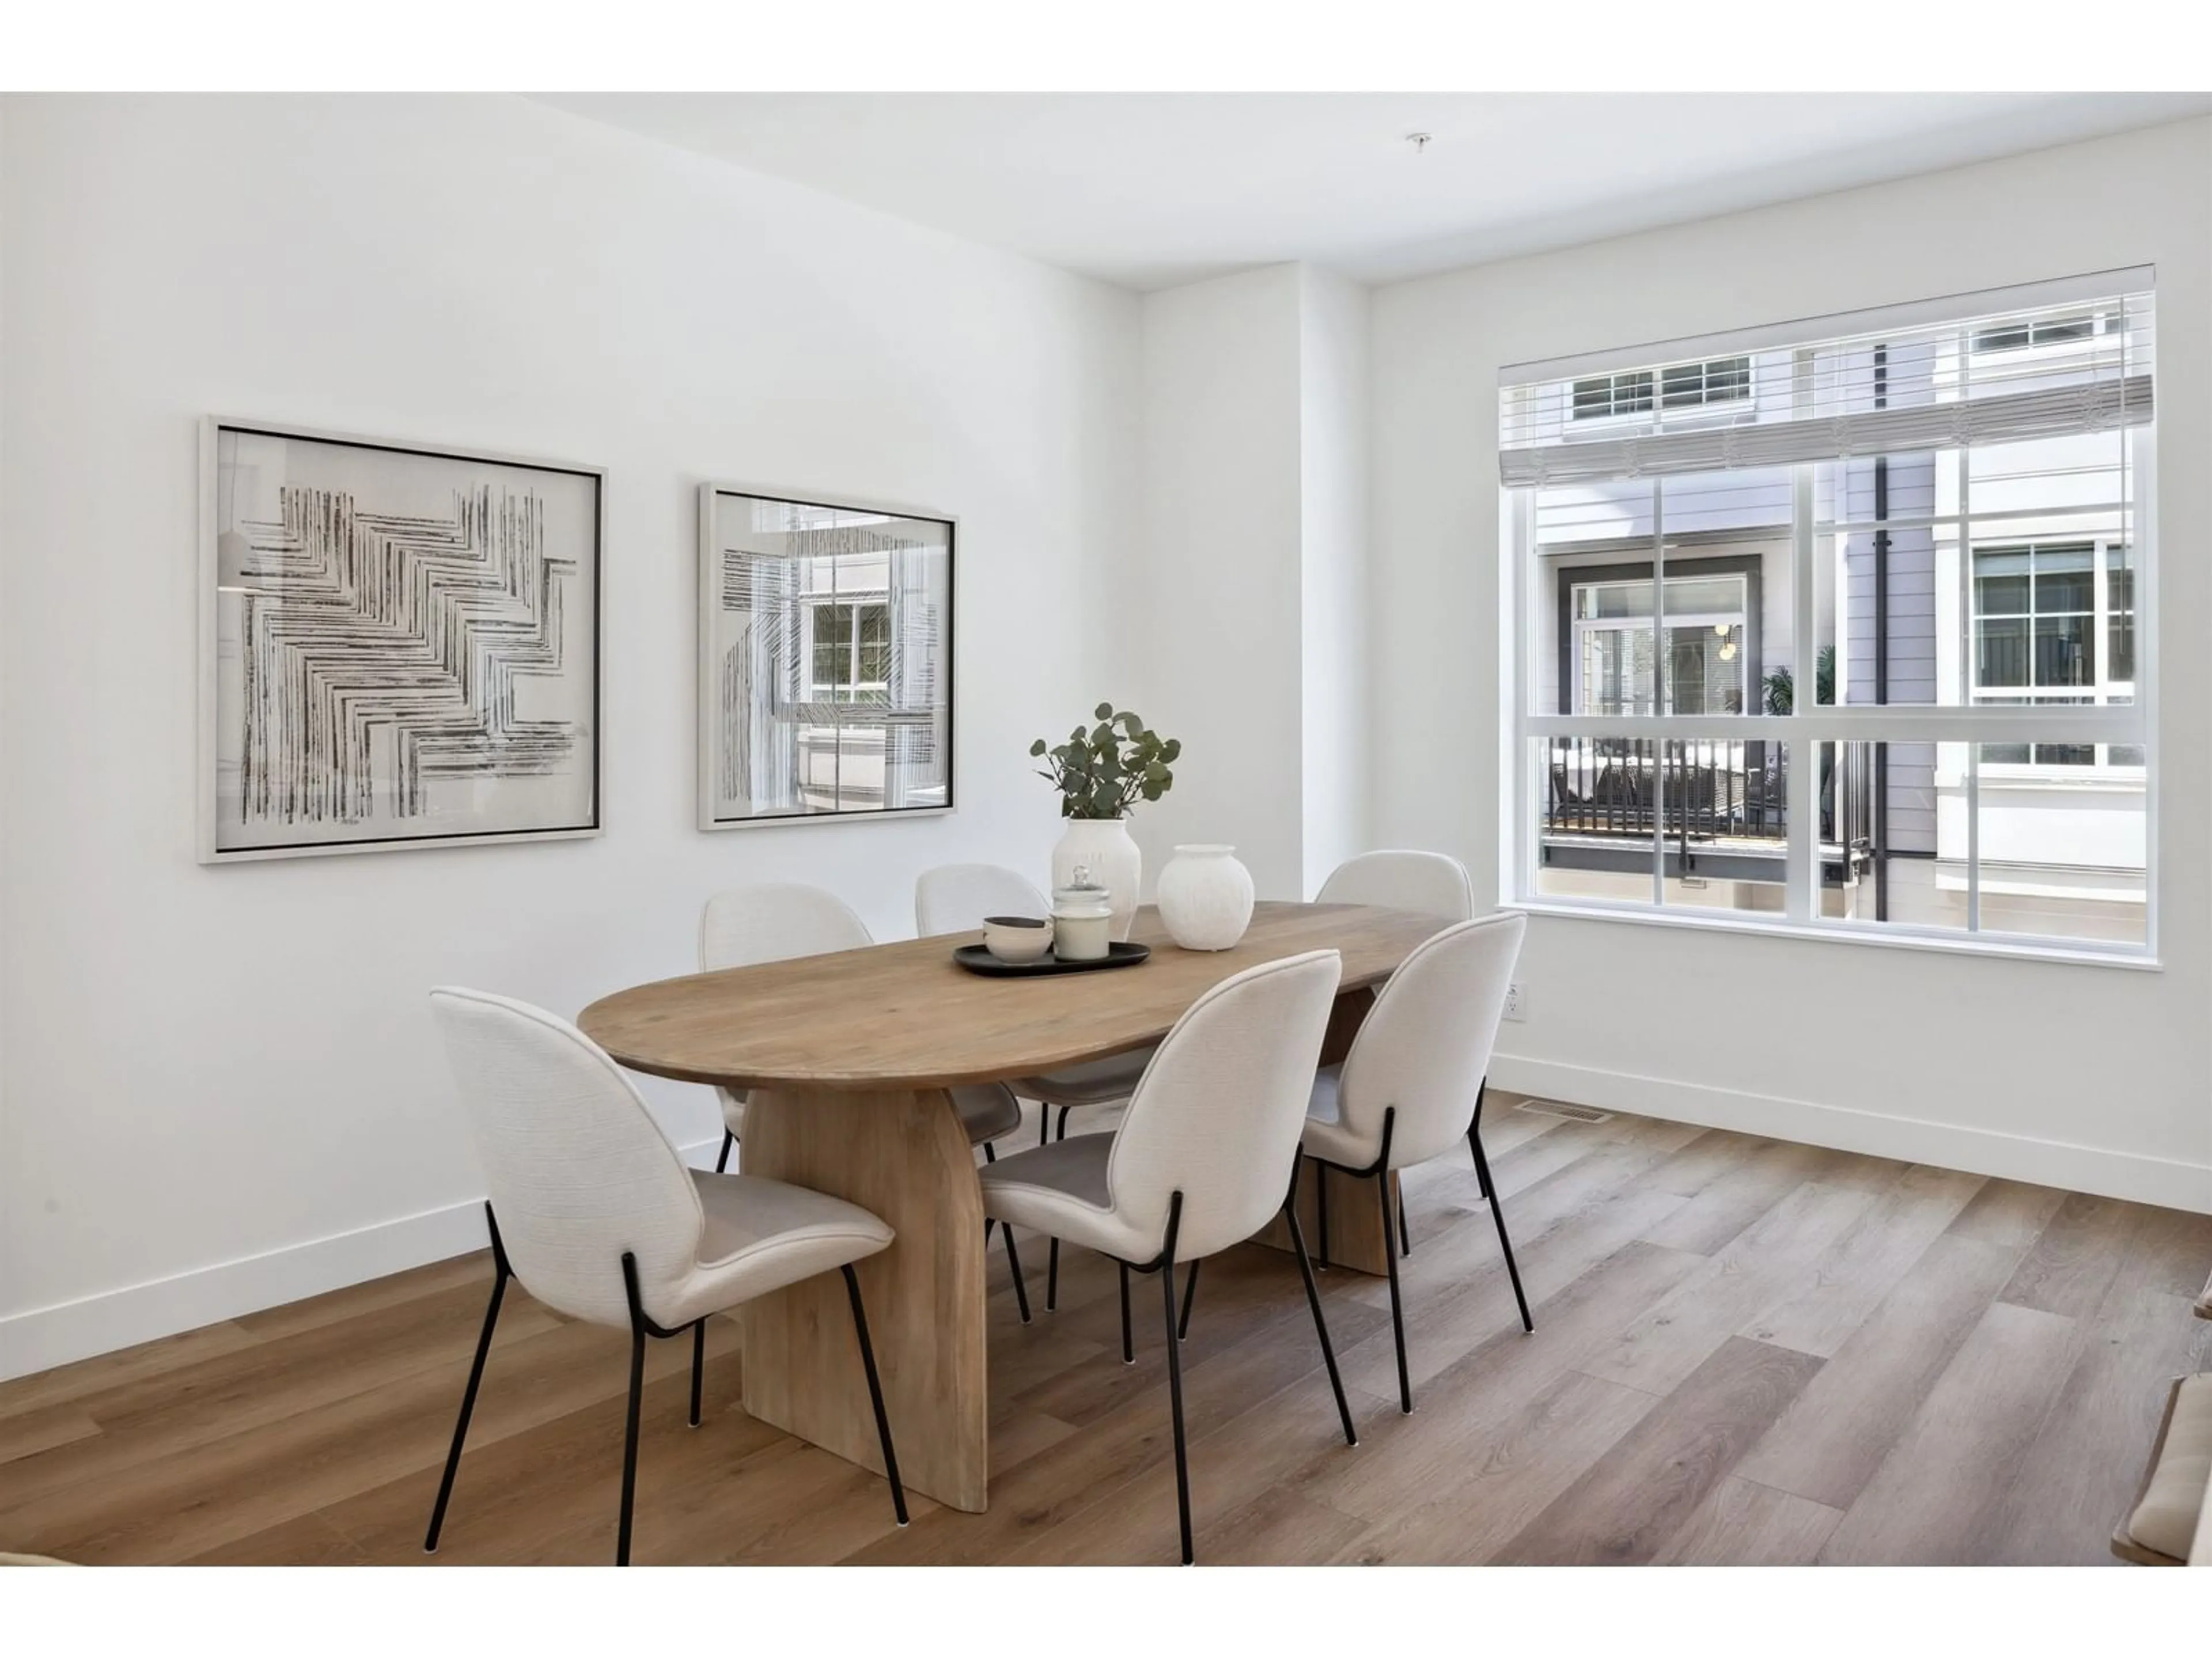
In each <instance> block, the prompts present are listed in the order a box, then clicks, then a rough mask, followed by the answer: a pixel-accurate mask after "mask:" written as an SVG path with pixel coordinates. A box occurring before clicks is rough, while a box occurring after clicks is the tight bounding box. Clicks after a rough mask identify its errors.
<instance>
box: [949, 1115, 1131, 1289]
mask: <svg viewBox="0 0 2212 1659" xmlns="http://www.w3.org/2000/svg"><path fill="white" fill-rule="evenodd" d="M1113 1156H1114V1137H1113V1136H1112V1135H1110V1134H1107V1135H1070V1136H1069V1137H1068V1138H1067V1139H1065V1140H1055V1141H1053V1142H1052V1143H1050V1144H1049V1145H1048V1146H1033V1147H1031V1148H1030V1150H1029V1151H1027V1152H1016V1153H1015V1154H1014V1155H1013V1156H1012V1157H1011V1158H1000V1160H999V1161H998V1162H997V1163H996V1164H985V1165H984V1166H983V1167H982V1169H981V1170H979V1171H978V1172H977V1173H978V1174H979V1175H981V1177H982V1182H983V1213H984V1214H985V1215H987V1216H990V1217H992V1218H994V1219H997V1220H1000V1221H1004V1222H1008V1223H1011V1224H1012V1225H1014V1226H1017V1227H1029V1228H1033V1229H1034V1230H1036V1231H1038V1232H1041V1233H1045V1234H1048V1235H1049V1236H1050V1237H1054V1238H1057V1239H1060V1240H1062V1241H1063V1242H1065V1243H1069V1244H1076V1245H1080V1246H1082V1247H1083V1248H1085V1249H1092V1250H1097V1251H1099V1252H1101V1253H1103V1254H1104V1255H1111V1256H1117V1257H1119V1258H1121V1260H1122V1261H1150V1260H1151V1259H1152V1256H1153V1255H1157V1254H1158V1250H1159V1240H1158V1239H1157V1238H1154V1239H1145V1238H1140V1237H1138V1235H1137V1233H1136V1231H1135V1230H1134V1228H1133V1227H1132V1226H1131V1225H1129V1224H1128V1223H1127V1221H1125V1220H1124V1219H1122V1218H1121V1217H1118V1216H1116V1215H1115V1213H1114V1208H1113V1204H1114V1195H1113V1192H1112V1189H1111V1188H1110V1187H1109V1185H1108V1182H1107V1169H1108V1166H1109V1164H1110V1163H1111V1161H1112V1159H1113Z"/></svg>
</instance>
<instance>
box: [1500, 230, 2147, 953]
mask: <svg viewBox="0 0 2212 1659" xmlns="http://www.w3.org/2000/svg"><path fill="white" fill-rule="evenodd" d="M2153 322H2154V308H2153V303H2152V297H2151V292H2150V276H2149V273H2148V272H2147V271H2142V272H2128V273H2121V274H2120V275H2119V276H2110V275H2108V276H2105V277H2102V278H2092V279H2086V280H2084V281H2081V282H2076V283H2045V284H2039V285H2037V286H2036V287H2035V288H2033V289H2021V290H2010V291H2007V292H2003V293H1999V294H1994V295H1974V296H1968V297H1966V298H1965V299H1961V300H1955V301H1937V302H1931V303H1929V304H1928V305H1923V306H1917V307H1898V308H1893V309H1892V310H1888V311H1885V312H1882V313H1866V314H1863V315H1860V316H1855V317H1847V318H1841V319H1827V320H1826V322H1824V323H1822V324H1819V325H1803V326H1802V327H1801V328H1799V329H1796V330H1787V329H1778V330H1761V331H1758V332H1757V333H1756V334H1755V335H1753V334H1747V335H1746V336H1744V337H1741V341H1742V343H1741V345H1740V346H1737V347H1735V348H1734V349H1731V347H1730V346H1729V344H1728V343H1723V341H1721V340H1718V339H1716V340H1714V341H1713V342H1711V343H1710V344H1706V343H1702V342H1701V343H1700V344H1704V345H1705V349H1703V350H1699V349H1696V348H1695V347H1692V348H1691V349H1680V348H1678V349H1676V350H1674V351H1673V352H1671V353H1659V352H1654V353H1650V354H1649V355H1647V356H1643V357H1642V361H1640V362H1639V361H1637V360H1636V358H1635V357H1634V356H1630V357H1628V359H1627V360H1626V361H1619V362H1607V361H1605V360H1604V359H1603V357H1602V356H1592V357H1589V358H1584V359H1580V360H1577V361H1575V362H1571V363H1561V364H1559V365H1556V366H1546V365H1535V366H1531V368H1528V369H1526V370H1521V371H1511V372H1509V373H1508V374H1506V375H1505V376H1504V377H1503V382H1504V383H1503V385H1502V386H1501V392H1500V419H1501V428H1500V429H1501V435H1502V443H1501V453H1500V469H1501V475H1502V477H1503V480H1504V484H1505V486H1506V491H1507V495H1508V498H1509V501H1510V507H1511V513H1510V517H1511V524H1512V532H1511V533H1512V538H1513V552H1514V556H1515V568H1516V574H1517V583H1518V604H1517V606H1516V615H1517V616H1518V617H1519V619H1520V622H1519V631H1520V641H1519V645H1520V654H1521V658H1522V672H1521V673H1520V675H1519V676H1518V684H1519V688H1520V689H1519V691H1518V694H1517V707H1516V720H1515V723H1514V727H1513V732H1512V737H1511V741H1512V743H1513V744H1514V747H1515V754H1516V761H1517V762H1518V763H1517V764H1516V766H1515V768H1514V772H1515V775H1516V777H1517V778H1519V779H1520V780H1521V787H1520V788H1519V789H1518V791H1517V792H1516V799H1515V800H1514V801H1513V803H1512V806H1511V809H1510V811H1511V814H1512V817H1511V822H1510V825H1509V826H1508V827H1509V829H1510V832H1511V837H1512V844H1513V846H1514V848H1515V851H1516V866H1517V869H1518V872H1519V873H1518V876H1517V878H1516V887H1517V890H1518V895H1519V896H1520V898H1521V899H1522V900H1523V901H1524V902H1533V903H1541V904H1551V905H1559V906H1565V907H1569V908H1577V909H1583V910H1595V911H1599V912H1602V911H1606V910H1614V911H1622V912H1634V913H1636V914H1638V915H1654V914H1659V915H1668V916H1673V917H1679V918H1681V919H1686V920H1695V921H1704V922H1707V923H1717V924H1723V925H1727V924H1729V923H1731V922H1733V923H1735V924H1737V925H1747V926H1755V927H1761V928H1767V927H1792V928H1797V929H1802V930H1805V931H1809V932H1814V933H1844V934H1857V935H1861V936H1866V935H1877V936H1883V935H1887V936H1895V935H1907V936H1916V937H1923V938H1927V939H1944V940H1948V941H1949V942H1952V943H1954V944H1958V945H1977V944H1980V945H1991V946H2001V947H2002V948H2007V949H2031V950H2032V949H2039V948H2042V949H2059V948H2063V949H2066V950H2069V951H2104V952H2111V953H2116V954H2130V953H2132V954H2145V953H2148V952H2149V951H2153V950H2154V948H2155V944H2156V940H2155V937H2154V922H2153V917H2154V906H2153V904H2152V902H2151V888H2152V875H2153V872H2152V870H2151V867H2150V858H2149V847H2150V842H2151V839H2152V837H2151V836H2150V824H2149V806H2150V800H2151V785H2152V779H2153V772H2154V763H2155V751H2154V743H2153V738H2152V726H2153V712H2154V711H2153V702H2154V677H2153V673H2152V666H2151V665H2152V663H2153V661H2154V656H2153V652H2152V649H2151V647H2152V644H2153V641H2154V635H2155V621H2156V618H2155V615H2154V608H2153V606H2152V605H2151V603H2150V600H2151V596H2152V594H2153V593H2154V581H2153V579H2154V572H2155V562H2154V547H2153V540H2154V538H2153V536H2152V534H2151V533H2150V532H2151V531H2152V529H2153V527H2154V513H2153V512H2152V507H2153V490H2154V477H2155V455H2154V426H2153V423H2152V415H2153V407H2154V405H2153V373H2154V368H2153V362H2154V337H2153ZM1754 382H1756V383H1757V384H1758V385H1759V386H1762V387H1765V388H1768V391H1767V392H1766V393H1764V394H1762V396H1761V397H1760V398H1759V399H1758V400H1757V401H1756V403H1755V404H1752V405H1751V406H1749V407H1747V408H1740V410H1739V412H1738V414H1737V416H1736V418H1735V419H1733V420H1731V421H1730V422H1727V423H1725V424H1723V425H1721V426H1718V427H1717V426H1715V425H1714V423H1713V422H1711V421H1710V420H1702V419H1699V418H1698V417H1699V414H1700V413H1701V411H1703V410H1705V409H1706V408H1707V407H1708V406H1709V405H1710V404H1712V403H1713V402H1715V401H1723V402H1729V401H1735V400H1737V399H1748V397H1749V391H1750V388H1751V386H1753V383H1754ZM1623 414H1628V415H1633V416H1636V417H1637V418H1636V419H1635V420H1634V421H1633V422H1613V423H1612V424H1611V425H1609V426H1595V425H1589V424H1585V423H1587V422H1591V421H1592V420H1593V417H1594V416H1598V415H1623Z"/></svg>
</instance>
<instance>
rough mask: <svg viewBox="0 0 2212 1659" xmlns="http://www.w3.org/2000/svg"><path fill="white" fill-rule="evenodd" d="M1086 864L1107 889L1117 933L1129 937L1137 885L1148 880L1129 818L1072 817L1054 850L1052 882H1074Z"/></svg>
mask: <svg viewBox="0 0 2212 1659" xmlns="http://www.w3.org/2000/svg"><path fill="white" fill-rule="evenodd" d="M1078 865H1082V866H1085V867H1086V868H1088V869H1089V870H1090V872H1091V880H1092V881H1094V882H1096V883H1097V884H1098V885H1100V886H1101V887H1103V888H1104V889H1105V890H1106V896H1107V902H1108V903H1109V905H1110V906H1111V907H1112V909H1113V912H1114V916H1113V921H1112V924H1111V929H1112V933H1113V936H1114V937H1115V939H1127V938H1128V937H1129V924H1130V923H1131V922H1133V921H1135V920H1136V919H1137V885H1138V884H1139V882H1141V881H1142V880H1143V879H1144V875H1145V859H1144V854H1141V853H1139V851H1138V850H1137V843H1136V842H1134V841H1133V840H1132V839H1130V836H1129V824H1128V821H1127V819H1126V818H1070V819H1068V820H1067V829H1066V831H1065V832H1064V833H1063V834H1062V835H1061V836H1060V845H1059V846H1057V847H1055V848H1053V849H1052V884H1053V885H1054V887H1066V886H1070V885H1072V884H1073V883H1074V880H1075V867H1076V866H1078Z"/></svg>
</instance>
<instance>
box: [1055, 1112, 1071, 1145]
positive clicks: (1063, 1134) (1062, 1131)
mask: <svg viewBox="0 0 2212 1659" xmlns="http://www.w3.org/2000/svg"><path fill="white" fill-rule="evenodd" d="M1074 1109H1075V1108H1074V1107H1073V1106H1063V1107H1061V1108H1060V1121H1059V1122H1058V1123H1056V1124H1054V1126H1053V1131H1052V1138H1053V1139H1054V1140H1065V1139H1067V1115H1068V1114H1069V1113H1070V1112H1072V1111H1073V1110H1074Z"/></svg>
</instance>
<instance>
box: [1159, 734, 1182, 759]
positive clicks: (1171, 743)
mask: <svg viewBox="0 0 2212 1659" xmlns="http://www.w3.org/2000/svg"><path fill="white" fill-rule="evenodd" d="M1160 758H1161V759H1162V760H1164V761H1173V760H1178V759H1180V758H1182V738H1169V739H1168V740H1167V741H1166V742H1165V743H1164V744H1161V745H1160Z"/></svg>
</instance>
